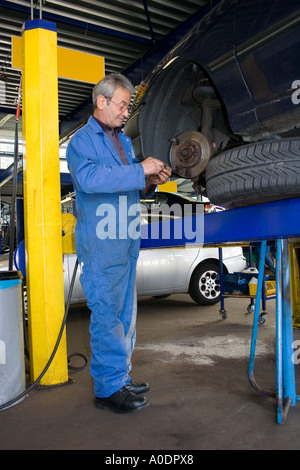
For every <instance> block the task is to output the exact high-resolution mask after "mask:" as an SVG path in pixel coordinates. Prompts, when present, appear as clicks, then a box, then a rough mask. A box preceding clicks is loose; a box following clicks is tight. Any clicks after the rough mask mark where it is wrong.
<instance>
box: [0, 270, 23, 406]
mask: <svg viewBox="0 0 300 470" xmlns="http://www.w3.org/2000/svg"><path fill="white" fill-rule="evenodd" d="M22 305H23V302H22V274H21V273H20V271H2V272H0V405H4V404H6V403H8V402H9V401H11V400H13V399H14V398H16V397H18V396H19V395H20V394H21V393H23V392H24V391H25V387H26V381H25V360H24V330H23V315H22ZM24 398H25V397H24ZM20 401H21V399H20V400H18V402H16V403H13V404H17V403H19V402H20Z"/></svg>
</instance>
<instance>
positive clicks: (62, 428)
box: [0, 295, 300, 455]
mask: <svg viewBox="0 0 300 470" xmlns="http://www.w3.org/2000/svg"><path fill="white" fill-rule="evenodd" d="M247 305H248V300H247V299H230V300H229V299H227V300H226V309H227V310H228V313H229V318H228V319H227V320H225V321H224V320H222V319H221V318H220V316H219V313H218V311H219V306H218V305H217V306H214V307H199V306H197V305H196V304H194V303H193V302H192V301H191V299H190V298H189V296H185V295H180V296H171V297H169V298H168V299H164V300H157V299H148V298H147V299H142V300H140V301H139V316H138V325H137V345H136V349H135V353H134V357H133V366H134V367H133V374H132V375H133V379H134V380H136V381H144V380H146V381H148V382H149V383H150V385H151V391H150V392H149V393H148V395H147V396H148V399H149V401H150V406H149V407H148V408H146V409H144V410H142V411H140V412H139V413H135V414H132V415H118V414H115V413H112V412H110V411H107V410H104V411H103V410H99V409H96V408H95V407H94V405H93V401H92V398H93V392H92V382H91V379H90V375H89V367H86V368H85V369H84V370H83V371H81V372H76V373H73V372H72V373H70V375H71V376H72V377H73V378H74V379H75V383H73V384H72V385H66V386H63V387H58V388H53V389H51V390H33V391H32V392H30V394H29V396H28V397H27V398H26V399H25V400H24V401H23V402H22V403H20V404H18V405H16V406H13V407H12V408H10V409H8V410H6V411H2V412H1V413H0V449H1V450H4V449H10V450H12V449H15V450H16V449H17V450H20V449H28V450H29V449H34V450H39V449H40V450H54V449H68V450H71V449H72V450H73V449H74V450H76V449H78V450H81V449H82V450H89V449H96V450H100V449H101V450H104V451H111V450H166V449H167V450H170V451H171V450H173V451H187V450H201V449H282V450H283V449H299V448H300V439H299V435H300V404H299V405H298V407H297V406H296V407H293V408H291V409H290V411H289V414H288V418H287V421H286V423H285V424H283V425H278V424H277V423H276V415H275V410H276V409H275V401H274V399H273V398H270V397H261V396H258V395H257V394H256V393H254V392H253V391H252V390H250V389H249V386H248V377H247V368H248V360H249V348H250V346H249V345H250V340H251V332H252V319H253V315H249V314H245V312H246V309H247ZM268 313H269V316H268V319H267V322H266V323H265V324H264V325H262V326H260V327H259V334H258V344H257V356H256V362H255V377H256V380H257V382H258V384H259V385H260V386H261V387H262V388H264V389H270V388H271V389H275V355H274V351H275V301H273V300H270V301H269V302H268ZM88 328H89V311H88V310H87V309H86V308H85V307H76V308H74V307H73V308H72V309H71V311H70V314H69V319H68V325H67V338H68V354H71V353H75V352H80V353H84V354H86V355H88V356H89V355H90V350H89V332H88ZM294 339H300V331H299V330H294ZM299 368H300V365H299V366H296V380H297V383H298V385H300V383H299V381H300V373H299V372H300V370H299ZM181 453H182V452H181ZM108 454H109V452H107V455H108Z"/></svg>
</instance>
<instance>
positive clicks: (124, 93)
mask: <svg viewBox="0 0 300 470" xmlns="http://www.w3.org/2000/svg"><path fill="white" fill-rule="evenodd" d="M130 100H131V94H130V92H129V91H128V90H125V89H124V88H117V89H116V90H115V92H114V94H113V97H112V98H111V99H110V100H107V99H106V98H105V97H104V96H103V95H100V96H98V99H97V106H98V107H97V109H96V110H95V112H94V114H95V116H96V117H97V118H98V119H100V121H102V122H104V124H106V125H107V126H110V127H112V128H115V127H121V126H122V124H123V121H124V119H125V118H127V117H128V106H129V104H130Z"/></svg>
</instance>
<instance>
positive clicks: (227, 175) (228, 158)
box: [206, 138, 300, 209]
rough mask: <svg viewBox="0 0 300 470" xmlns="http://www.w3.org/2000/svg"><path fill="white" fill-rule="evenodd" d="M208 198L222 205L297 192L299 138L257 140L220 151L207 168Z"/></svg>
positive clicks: (299, 188)
mask: <svg viewBox="0 0 300 470" xmlns="http://www.w3.org/2000/svg"><path fill="white" fill-rule="evenodd" d="M206 185H207V195H208V198H209V200H210V201H211V202H212V203H214V204H217V205H221V206H223V207H225V208H228V209H229V208H234V207H243V206H248V205H254V204H260V203H262V202H270V201H277V200H281V199H288V198H292V197H298V196H299V195H300V138H293V139H278V140H277V139H276V140H268V141H264V142H256V143H253V144H249V145H243V146H242V147H238V148H235V149H233V150H230V151H227V152H224V153H221V154H220V155H218V156H216V157H214V158H212V160H211V161H210V162H209V163H208V166H207V169H206Z"/></svg>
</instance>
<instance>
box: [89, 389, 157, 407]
mask: <svg viewBox="0 0 300 470" xmlns="http://www.w3.org/2000/svg"><path fill="white" fill-rule="evenodd" d="M148 404H149V403H148V402H147V400H146V398H145V397H137V396H136V395H135V394H134V393H132V392H130V391H129V390H127V388H126V387H122V388H121V389H120V390H118V391H117V392H115V393H113V394H112V395H111V396H110V397H107V398H100V397H95V405H96V406H97V407H98V408H110V409H111V410H112V411H115V412H116V413H134V412H135V411H139V410H141V409H143V408H145V407H146V406H148Z"/></svg>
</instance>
